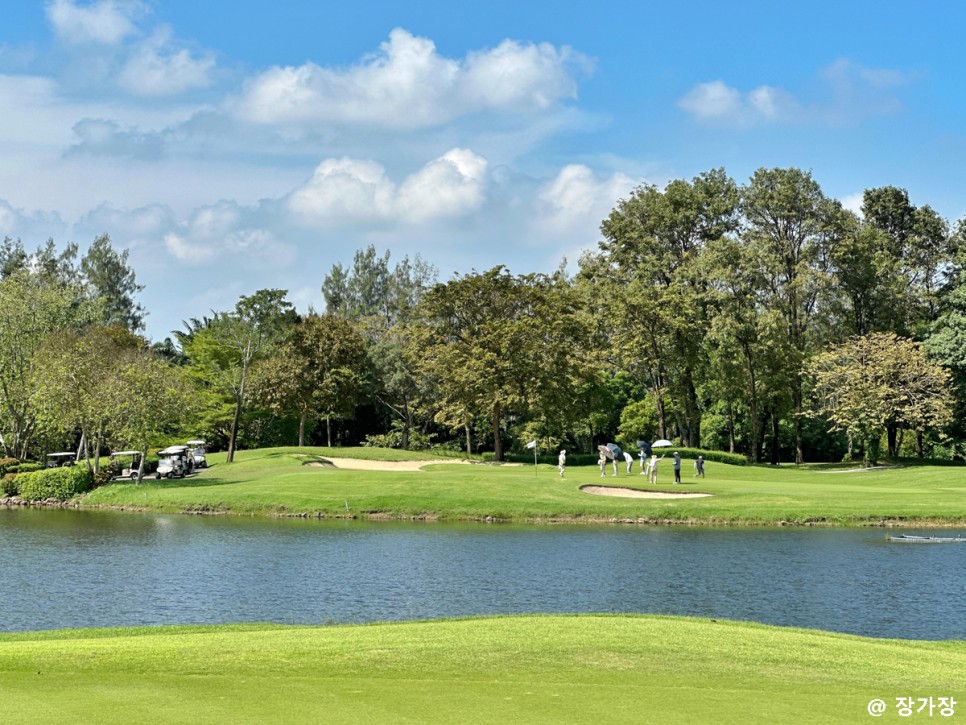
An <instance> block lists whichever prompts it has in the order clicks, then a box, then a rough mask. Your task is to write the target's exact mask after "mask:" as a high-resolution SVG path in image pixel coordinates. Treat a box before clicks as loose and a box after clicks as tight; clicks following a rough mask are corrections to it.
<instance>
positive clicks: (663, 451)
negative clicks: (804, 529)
mask: <svg viewBox="0 0 966 725" xmlns="http://www.w3.org/2000/svg"><path fill="white" fill-rule="evenodd" d="M675 451H677V452H678V453H680V454H681V458H682V459H690V460H694V459H695V458H697V457H698V456H704V460H705V461H716V462H718V463H728V464H730V465H732V466H744V465H747V463H748V458H747V457H746V456H743V455H741V454H740V453H725V452H724V451H705V450H702V449H700V448H680V447H679V448H674V447H671V448H657V449H655V450H654V451H653V452H654V453H656V454H657V457H658V458H660V457H661V456H666V457H668V458H672V457H673V456H674V452H675ZM558 453H559V451H558V452H556V453H553V454H550V455H543V456H537V463H545V464H547V465H551V466H556V465H557V455H558ZM628 453H631V454H632V455H633V456H634V460H635V461H637V462H638V463H639V462H640V451H639V450H637V449H635V450H633V451H628ZM599 457H600V456H599V455H598V454H591V453H571V452H570V451H567V465H568V466H593V465H596V463H597V460H598V459H599ZM483 460H484V461H487V462H492V461H493V460H494V456H493V453H484V454H483ZM503 460H505V461H508V462H511V463H531V464H532V463H533V454H532V453H531V454H529V455H527V454H526V453H504V454H503Z"/></svg>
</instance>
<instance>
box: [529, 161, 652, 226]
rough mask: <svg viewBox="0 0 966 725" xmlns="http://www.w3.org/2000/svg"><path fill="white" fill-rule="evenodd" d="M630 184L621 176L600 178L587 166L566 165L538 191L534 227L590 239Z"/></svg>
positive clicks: (632, 182)
mask: <svg viewBox="0 0 966 725" xmlns="http://www.w3.org/2000/svg"><path fill="white" fill-rule="evenodd" d="M634 185H635V184H634V181H633V180H632V179H631V178H630V177H629V176H626V175H624V174H613V175H611V176H610V177H609V178H601V177H600V176H598V175H597V174H596V173H595V172H594V171H593V170H592V169H590V168H589V167H587V166H584V165H582V164H570V165H568V166H565V167H564V168H562V169H561V170H560V172H559V173H558V174H557V175H556V176H555V177H554V178H553V179H551V180H550V181H549V182H547V183H545V184H544V185H543V186H542V187H541V188H540V190H539V192H538V194H537V197H536V203H535V206H536V210H537V217H536V224H537V225H538V226H539V227H540V228H541V229H542V230H543V231H544V232H545V233H549V234H563V233H570V234H571V235H574V236H576V237H579V236H580V235H586V236H585V238H586V239H588V240H589V239H592V238H593V236H594V235H595V234H596V230H597V227H598V225H599V224H600V220H601V219H603V218H604V217H606V216H607V214H608V213H609V212H610V210H611V209H612V208H613V207H614V205H615V204H616V203H617V201H618V200H619V199H620V198H621V197H624V196H626V195H627V194H628V193H629V192H630V190H631V189H633V188H634ZM575 233H576V234H575Z"/></svg>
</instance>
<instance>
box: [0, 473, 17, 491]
mask: <svg viewBox="0 0 966 725" xmlns="http://www.w3.org/2000/svg"><path fill="white" fill-rule="evenodd" d="M0 492H3V495H4V496H16V495H17V494H18V493H20V488H19V487H18V486H17V474H16V473H5V474H3V478H2V479H0Z"/></svg>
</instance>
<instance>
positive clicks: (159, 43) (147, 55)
mask: <svg viewBox="0 0 966 725" xmlns="http://www.w3.org/2000/svg"><path fill="white" fill-rule="evenodd" d="M214 67H215V59H214V57H213V56H211V55H210V54H206V55H204V56H202V57H200V58H196V57H194V56H192V54H191V53H190V52H189V51H188V50H186V49H183V48H182V49H180V50H177V49H175V48H174V47H173V46H172V43H171V30H170V29H169V28H167V27H162V28H160V29H158V30H157V31H155V33H154V34H153V35H152V36H151V37H150V38H149V39H148V40H146V41H145V42H143V43H140V44H138V45H137V46H135V48H134V49H133V51H132V54H131V56H130V57H129V58H128V59H127V61H126V62H125V63H124V67H123V68H122V69H121V72H120V75H119V76H118V84H119V85H120V86H121V88H123V89H124V90H126V91H128V92H129V93H132V94H134V95H137V96H170V95H175V94H178V93H183V92H184V91H187V90H191V89H194V88H204V87H205V86H207V85H209V84H210V82H211V78H210V75H211V71H212V70H213V69H214Z"/></svg>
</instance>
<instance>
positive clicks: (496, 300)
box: [411, 266, 583, 460]
mask: <svg viewBox="0 0 966 725" xmlns="http://www.w3.org/2000/svg"><path fill="white" fill-rule="evenodd" d="M420 317H421V324H420V325H419V326H418V327H417V328H416V329H415V332H414V342H415V344H414V347H413V349H412V353H411V354H412V355H413V357H414V358H415V361H416V362H417V364H418V365H419V367H420V368H421V369H422V370H423V371H425V372H426V373H427V374H428V375H430V376H431V377H433V378H434V379H435V380H436V381H437V383H438V386H439V388H438V397H439V400H440V408H441V410H440V413H439V415H438V417H439V420H441V421H447V422H449V423H450V424H451V425H452V422H453V421H454V419H456V418H463V419H464V420H469V419H471V418H472V416H473V415H474V414H476V413H477V412H482V411H485V412H486V414H487V415H488V416H489V418H490V424H491V430H492V435H493V450H494V455H495V457H496V460H503V441H502V429H503V422H504V420H505V417H506V416H507V415H509V414H512V413H525V412H527V411H528V410H530V406H531V405H533V406H534V407H535V409H537V410H538V411H540V412H541V413H543V414H544V415H551V416H552V415H553V414H554V412H553V411H554V408H555V407H556V406H560V405H562V404H563V401H564V400H573V397H574V396H575V394H576V385H577V381H578V380H579V377H580V376H579V374H578V373H577V372H576V371H575V368H576V367H577V366H579V364H580V359H581V358H580V354H581V351H582V347H583V340H582V335H583V328H582V326H581V324H580V319H579V315H578V310H577V305H576V300H575V298H573V297H572V296H570V295H569V293H567V292H566V290H565V288H564V287H563V286H562V285H561V280H559V278H556V279H555V278H552V277H547V276H546V275H524V276H522V277H515V276H513V275H511V274H510V273H509V272H508V271H507V270H506V269H505V268H504V267H502V266H499V267H494V268H493V269H491V270H489V271H488V272H484V273H473V274H469V275H466V276H457V277H456V278H454V279H453V280H450V281H449V282H447V283H445V284H439V285H436V287H434V288H433V289H431V290H430V291H429V292H428V293H427V294H426V297H425V298H424V299H423V302H422V304H421V305H420Z"/></svg>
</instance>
